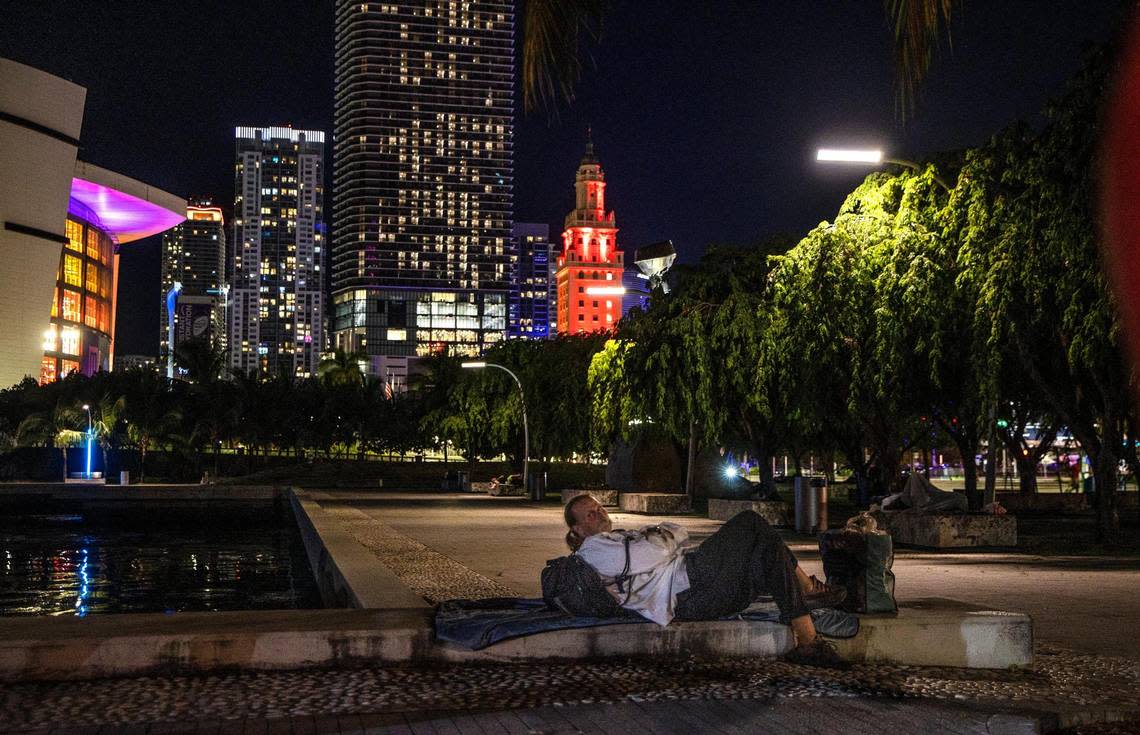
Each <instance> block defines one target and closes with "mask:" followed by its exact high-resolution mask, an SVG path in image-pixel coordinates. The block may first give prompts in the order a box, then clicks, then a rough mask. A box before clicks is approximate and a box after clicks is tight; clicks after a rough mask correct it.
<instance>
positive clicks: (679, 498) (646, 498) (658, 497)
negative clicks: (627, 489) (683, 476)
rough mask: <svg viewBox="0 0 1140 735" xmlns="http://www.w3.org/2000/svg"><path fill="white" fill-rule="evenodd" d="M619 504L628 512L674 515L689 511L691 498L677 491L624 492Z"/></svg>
mask: <svg viewBox="0 0 1140 735" xmlns="http://www.w3.org/2000/svg"><path fill="white" fill-rule="evenodd" d="M618 506H619V507H620V508H621V509H622V510H624V511H626V512H627V513H645V514H647V515H673V514H674V513H688V512H689V498H688V497H687V496H685V495H679V494H677V493H622V494H621V497H620V498H619V500H618Z"/></svg>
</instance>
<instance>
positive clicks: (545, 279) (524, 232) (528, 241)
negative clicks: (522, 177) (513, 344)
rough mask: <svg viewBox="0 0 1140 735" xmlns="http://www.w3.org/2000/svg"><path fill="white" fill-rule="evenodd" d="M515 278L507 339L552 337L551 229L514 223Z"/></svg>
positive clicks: (538, 225) (512, 286) (553, 265)
mask: <svg viewBox="0 0 1140 735" xmlns="http://www.w3.org/2000/svg"><path fill="white" fill-rule="evenodd" d="M513 234H514V241H515V247H516V249H517V250H518V266H517V275H516V277H515V278H514V279H513V282H512V284H511V302H510V336H511V338H512V339H546V338H547V337H550V336H551V335H553V334H554V332H555V329H554V326H555V325H553V324H551V322H550V317H551V315H552V314H553V313H554V274H555V264H556V262H557V261H556V260H555V257H554V245H553V244H552V243H551V242H550V226H549V225H544V224H533V223H530V222H516V223H515V226H514V230H513Z"/></svg>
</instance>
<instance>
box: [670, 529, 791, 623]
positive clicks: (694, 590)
mask: <svg viewBox="0 0 1140 735" xmlns="http://www.w3.org/2000/svg"><path fill="white" fill-rule="evenodd" d="M685 568H686V570H687V571H688V573H689V589H688V591H687V592H682V593H681V594H679V595H678V596H677V607H676V609H675V614H676V618H677V619H678V620H715V619H716V618H722V617H725V616H726V615H734V614H736V613H738V612H741V611H742V610H744V609H745V608H747V607H748V606H749V605H751V604H752V601H753V600H755V599H756V598H757V597H760V596H761V595H771V596H772V597H773V598H774V599H775V600H776V605H777V606H779V608H780V620H781V621H782V622H785V623H787V622H788V621H790V620H792V619H793V618H798V617H799V616H801V615H807V614H808V610H807V607H806V606H805V605H804V598H803V590H802V589H801V588H800V584H799V581H798V580H797V579H796V557H794V556H793V555H792V552H791V550H790V549H788V547H787V544H785V543H784V540H783V539H781V538H780V535H779V534H778V533H776V531H775V530H773V528H772V527H771V526H769V525H768V523H767V521H765V520H764V519H763V518H761V517H760V515H759V514H758V513H756V512H754V511H751V510H746V511H743V512H741V513H737V514H736V515H735V516H733V517H732V519H731V520H729V521H728V522H727V523H725V524H724V525H723V526H721V527H720V528H719V529H718V530H717V532H716V533H714V534H713V535H712V536H710V537H709V538H708V539H706V540H705V541H704V543H702V544H701V545H700V546H699V547H697V549H696V550H695V551H693V552H692V553H690V554H688V555H686V556H685Z"/></svg>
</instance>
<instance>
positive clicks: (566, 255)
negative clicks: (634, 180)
mask: <svg viewBox="0 0 1140 735" xmlns="http://www.w3.org/2000/svg"><path fill="white" fill-rule="evenodd" d="M574 202H575V203H574V210H573V211H572V212H570V214H568V215H566V229H564V230H563V232H562V254H561V255H559V256H558V274H557V282H558V333H559V334H578V333H581V332H597V331H600V330H605V329H612V328H613V326H614V324H615V323H616V322H617V320H618V319H620V318H621V297H622V294H623V293H624V292H625V289H624V288H623V287H622V281H621V276H622V273H623V272H624V270H625V263H624V254H623V253H622V252H621V251H620V250H618V247H617V231H618V228H617V224H616V222H615V221H614V213H613V212H606V177H605V174H604V173H602V165H601V163H600V162H599V161H598V157H597V156H596V155H595V154H594V142H593V141H592V140H588V141H587V143H586V153H585V155H583V156H582V162H581V163H579V164H578V174H577V176H575V177H574Z"/></svg>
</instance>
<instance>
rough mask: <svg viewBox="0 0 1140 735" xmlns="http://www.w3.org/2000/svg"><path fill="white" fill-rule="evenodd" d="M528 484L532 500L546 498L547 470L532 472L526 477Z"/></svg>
mask: <svg viewBox="0 0 1140 735" xmlns="http://www.w3.org/2000/svg"><path fill="white" fill-rule="evenodd" d="M526 481H527V484H528V485H530V499H531V500H545V499H546V473H545V472H531V473H530V474H529V475H527V477H526Z"/></svg>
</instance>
